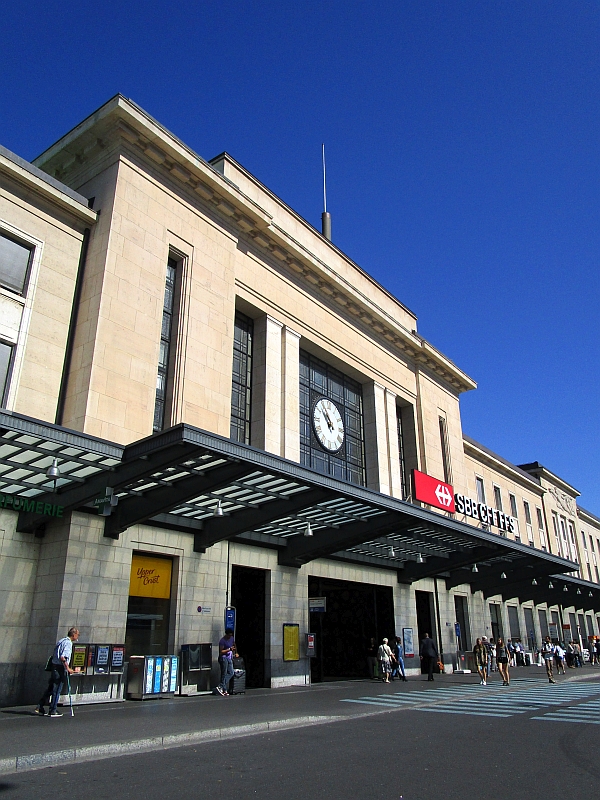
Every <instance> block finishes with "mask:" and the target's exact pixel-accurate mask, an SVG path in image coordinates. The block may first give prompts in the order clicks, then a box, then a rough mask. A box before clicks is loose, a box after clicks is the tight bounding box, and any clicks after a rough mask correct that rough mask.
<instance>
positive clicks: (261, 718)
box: [0, 667, 600, 774]
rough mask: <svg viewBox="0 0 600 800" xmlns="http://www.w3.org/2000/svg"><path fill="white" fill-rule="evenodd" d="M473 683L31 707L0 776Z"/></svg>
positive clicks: (583, 675)
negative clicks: (39, 711) (40, 711)
mask: <svg viewBox="0 0 600 800" xmlns="http://www.w3.org/2000/svg"><path fill="white" fill-rule="evenodd" d="M511 677H512V679H513V680H515V681H516V682H518V680H519V679H521V680H522V679H532V678H536V679H541V680H544V679H545V677H546V673H545V670H544V668H543V667H542V668H540V667H521V668H516V669H513V670H512V671H511ZM594 677H597V678H600V668H598V667H596V668H594V667H584V668H583V669H577V670H567V675H566V676H564V677H563V676H560V679H557V682H559V683H560V682H562V681H565V680H567V681H572V680H585V679H590V678H594ZM478 683H479V679H478V677H477V675H472V674H471V675H440V676H436V680H435V681H434V682H433V683H428V682H427V680H426V679H425V680H423V678H422V677H415V678H410V679H409V681H408V683H401V682H398V681H396V682H394V683H392V684H390V685H389V686H388V685H384V684H382V683H381V682H375V681H369V680H357V681H336V682H332V683H320V684H315V685H314V686H311V687H290V688H288V689H251V690H249V691H248V692H247V693H246V694H245V695H236V696H233V697H219V696H212V695H210V696H208V695H205V696H200V697H193V698H186V697H175V698H173V699H168V700H166V699H165V700H147V701H144V702H135V701H129V702H125V703H111V704H99V705H89V706H76V707H75V710H74V713H75V716H74V717H73V718H71V717H70V716H69V708H68V707H67V708H64V707H63V708H62V709H61V710H62V712H63V714H64V716H63V717H61V718H57V719H51V718H49V717H38V716H36V715H35V714H33V707H32V706H28V707H17V708H4V709H1V710H0V774H7V773H12V772H21V771H26V770H30V769H39V768H40V767H44V766H51V765H55V764H66V763H74V762H80V761H89V760H94V759H99V758H106V757H110V756H116V755H125V754H128V753H136V752H142V751H149V750H160V749H163V748H167V747H179V746H184V745H190V744H196V743H201V742H208V741H215V740H219V739H229V738H235V737H239V736H248V735H252V734H256V733H266V732H268V731H277V730H282V729H286V728H293V727H303V726H307V725H317V724H325V723H328V722H334V721H337V720H341V719H344V718H354V717H357V716H360V717H363V716H366V715H370V714H373V713H375V714H379V713H390V712H389V711H387V710H385V709H383V710H377V711H368V712H361V713H359V714H357V713H356V706H354V705H353V704H351V703H340V702H339V701H340V700H342V699H344V698H356V697H361V696H364V695H370V694H374V693H377V694H382V693H388V692H389V693H396V692H401V693H403V694H404V693H407V694H409V693H410V692H413V691H423V690H424V689H426V690H428V691H429V690H430V691H432V692H435V689H436V688H440V687H442V686H449V685H468V684H478ZM499 683H500V681H499V677H498V673H494V675H493V676H492V679H491V680H490V681H489V685H490V686H495V685H497V684H499ZM482 691H485V688H482ZM433 700H434V697H433V696H432V701H433ZM57 745H59V746H60V749H58V747H57Z"/></svg>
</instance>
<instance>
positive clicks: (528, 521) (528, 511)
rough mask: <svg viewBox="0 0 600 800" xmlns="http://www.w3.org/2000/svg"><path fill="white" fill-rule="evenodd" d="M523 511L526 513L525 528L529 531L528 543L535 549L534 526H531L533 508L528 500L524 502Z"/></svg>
mask: <svg viewBox="0 0 600 800" xmlns="http://www.w3.org/2000/svg"><path fill="white" fill-rule="evenodd" d="M523 511H524V512H525V528H526V530H527V541H528V542H529V544H530V545H531V547H533V525H532V524H531V506H530V505H529V503H528V502H527V500H523Z"/></svg>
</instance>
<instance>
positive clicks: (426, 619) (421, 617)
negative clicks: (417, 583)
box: [415, 592, 439, 674]
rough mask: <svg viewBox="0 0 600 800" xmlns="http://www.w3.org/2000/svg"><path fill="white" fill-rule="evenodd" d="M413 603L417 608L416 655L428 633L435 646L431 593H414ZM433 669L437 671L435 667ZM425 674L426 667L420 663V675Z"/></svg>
mask: <svg viewBox="0 0 600 800" xmlns="http://www.w3.org/2000/svg"><path fill="white" fill-rule="evenodd" d="M415 603H416V606H417V632H418V636H419V641H418V643H417V647H416V648H415V652H416V653H418V652H419V649H420V647H421V642H422V641H423V639H424V638H425V634H426V633H428V634H429V635H430V636H431V638H432V639H433V641H434V642H436V644H437V636H436V625H435V622H434V620H435V613H434V605H433V592H415ZM438 652H439V646H438ZM435 669H436V671H437V666H436V668H435ZM425 672H427V667H426V666H425V664H424V663H423V662H421V673H423V674H424V673H425Z"/></svg>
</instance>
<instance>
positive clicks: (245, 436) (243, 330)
mask: <svg viewBox="0 0 600 800" xmlns="http://www.w3.org/2000/svg"><path fill="white" fill-rule="evenodd" d="M253 328H254V326H253V322H252V320H251V319H250V317H246V316H245V315H244V314H241V313H240V312H239V311H238V312H236V315H235V323H234V331H233V372H232V380H231V425H230V429H229V431H230V432H229V436H230V438H231V439H233V441H234V442H242V443H243V444H250V414H251V409H252V334H253Z"/></svg>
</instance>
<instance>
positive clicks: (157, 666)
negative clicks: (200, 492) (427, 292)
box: [152, 656, 163, 694]
mask: <svg viewBox="0 0 600 800" xmlns="http://www.w3.org/2000/svg"><path fill="white" fill-rule="evenodd" d="M162 669H163V660H162V658H161V657H160V656H157V657H156V660H155V662H154V686H153V688H152V693H153V694H160V689H161V686H162Z"/></svg>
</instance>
